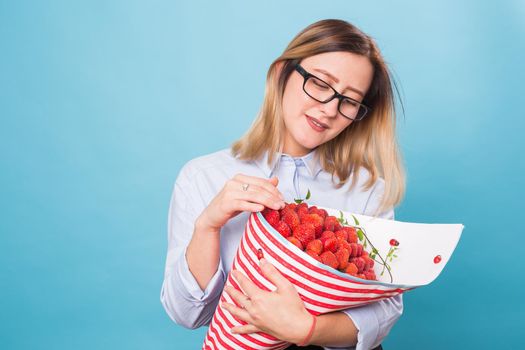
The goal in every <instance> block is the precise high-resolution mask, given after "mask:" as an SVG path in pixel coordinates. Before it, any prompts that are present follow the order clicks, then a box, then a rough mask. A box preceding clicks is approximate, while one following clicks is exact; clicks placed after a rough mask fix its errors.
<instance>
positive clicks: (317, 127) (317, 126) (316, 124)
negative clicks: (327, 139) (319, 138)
mask: <svg viewBox="0 0 525 350" xmlns="http://www.w3.org/2000/svg"><path fill="white" fill-rule="evenodd" d="M306 120H308V124H310V126H311V127H312V128H313V129H314V130H316V131H323V130H325V129H328V125H326V124H325V123H321V122H320V121H319V120H317V119H315V118H312V117H310V116H309V115H306Z"/></svg>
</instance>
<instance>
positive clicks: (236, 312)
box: [221, 302, 253, 323]
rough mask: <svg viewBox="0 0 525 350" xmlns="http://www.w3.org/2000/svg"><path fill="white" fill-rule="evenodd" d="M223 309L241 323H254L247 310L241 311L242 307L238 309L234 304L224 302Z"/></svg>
mask: <svg viewBox="0 0 525 350" xmlns="http://www.w3.org/2000/svg"><path fill="white" fill-rule="evenodd" d="M221 307H222V308H223V309H225V310H226V311H228V312H229V313H230V314H232V316H233V317H235V318H236V319H238V320H240V321H244V322H248V323H253V320H252V317H251V316H250V313H249V312H248V311H246V310H245V309H241V308H240V307H237V306H235V305H233V304H230V303H226V302H222V303H221Z"/></svg>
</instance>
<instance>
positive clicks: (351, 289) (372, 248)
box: [203, 196, 463, 349]
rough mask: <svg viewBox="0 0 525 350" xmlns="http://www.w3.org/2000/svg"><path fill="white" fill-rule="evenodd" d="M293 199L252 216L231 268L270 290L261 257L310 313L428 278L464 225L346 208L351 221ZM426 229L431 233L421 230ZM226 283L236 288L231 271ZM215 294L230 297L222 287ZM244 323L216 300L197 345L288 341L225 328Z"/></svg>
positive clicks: (268, 345) (261, 345) (277, 345)
mask: <svg viewBox="0 0 525 350" xmlns="http://www.w3.org/2000/svg"><path fill="white" fill-rule="evenodd" d="M307 199H308V196H307ZM296 202H297V203H288V204H287V205H286V206H285V208H283V209H281V210H272V209H269V208H265V209H264V210H263V211H262V212H258V213H252V214H251V215H250V217H249V219H248V222H247V223H246V228H245V231H244V234H243V236H242V239H241V242H240V244H239V247H238V249H237V254H236V256H235V258H234V260H233V266H232V269H231V270H238V271H240V272H242V273H243V274H244V275H245V276H246V277H248V278H249V279H250V280H251V281H252V282H254V283H255V284H256V285H258V286H259V287H260V288H263V289H265V290H275V286H273V285H272V283H271V282H270V281H269V280H268V279H266V277H265V276H264V275H263V273H262V271H261V270H260V267H259V260H260V259H261V258H262V257H264V258H265V259H266V260H267V261H268V262H270V263H271V264H272V265H273V266H274V267H276V268H277V270H278V271H279V272H280V273H281V274H282V275H283V276H284V277H285V278H287V279H288V280H289V281H290V282H291V283H292V284H293V285H294V287H295V288H296V290H297V292H298V294H299V296H300V297H301V299H302V300H303V301H304V305H305V307H306V309H307V310H308V311H309V312H310V313H312V314H314V315H320V314H324V313H328V312H333V311H338V310H342V309H347V308H351V307H357V306H361V305H365V304H368V303H372V302H376V301H378V300H381V299H384V298H389V297H392V296H395V295H398V294H400V293H404V292H406V291H408V290H411V289H413V288H415V287H417V286H420V285H424V284H427V283H430V282H431V281H432V280H433V279H435V278H436V277H437V275H439V273H440V272H441V270H442V269H443V267H444V265H445V264H446V262H447V260H448V259H449V258H450V256H451V254H452V252H453V250H454V248H455V246H456V244H457V242H458V240H459V236H460V234H461V230H462V229H463V225H460V224H412V223H403V222H398V221H393V220H384V219H379V218H372V217H368V216H363V215H357V214H352V213H347V214H349V215H350V216H351V218H352V219H351V220H352V221H353V222H352V224H350V223H349V222H348V220H347V218H346V217H345V213H343V212H342V211H338V210H334V209H330V208H321V207H316V206H310V207H309V206H308V205H307V204H306V203H304V202H302V201H301V200H297V201H296ZM337 213H338V214H339V215H337ZM360 221H361V223H360ZM367 231H368V232H372V233H368V234H367ZM425 231H426V232H429V233H430V234H429V235H426V236H425V235H422V234H421V232H425ZM372 235H373V240H374V241H375V242H374V243H375V244H376V245H374V244H373V243H372V241H371V239H370V237H369V236H372ZM400 241H403V242H406V249H405V244H403V249H400V248H401V245H400V243H399V242H400ZM401 251H402V253H403V254H400V252H401ZM438 253H439V254H438ZM398 254H400V255H399V257H398ZM436 254H437V255H436ZM442 257H443V258H442ZM442 260H443V261H442ZM394 263H395V264H396V266H395V272H396V280H397V275H398V274H399V277H400V278H399V279H400V281H401V282H398V281H396V284H394V283H393V282H394V274H393V270H394V268H393V267H392V264H394ZM385 272H388V274H385ZM226 285H229V286H232V287H233V288H235V289H237V290H241V288H240V286H239V285H238V284H237V283H236V281H235V279H234V278H233V277H232V275H231V273H230V274H229V275H228V277H227V280H226ZM221 301H222V302H228V303H235V302H234V301H233V299H232V298H231V297H230V296H229V295H228V293H226V292H223V293H222V295H221ZM242 324H244V322H242V321H240V320H238V319H237V318H235V317H233V316H232V315H231V314H230V313H229V312H228V311H227V310H226V309H225V308H223V307H222V306H221V305H220V304H219V306H218V307H217V309H216V311H215V314H214V316H213V319H212V321H211V324H210V328H209V330H208V333H207V335H206V338H205V340H204V343H203V349H239V348H242V349H284V348H286V347H288V346H289V345H290V344H288V343H286V342H284V341H282V340H280V339H276V338H274V337H272V336H270V335H269V334H266V333H263V332H259V333H252V334H232V333H231V332H230V330H231V328H233V327H236V326H240V325H242Z"/></svg>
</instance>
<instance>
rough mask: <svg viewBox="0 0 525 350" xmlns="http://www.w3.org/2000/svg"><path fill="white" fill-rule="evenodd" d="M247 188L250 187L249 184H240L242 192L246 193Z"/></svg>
mask: <svg viewBox="0 0 525 350" xmlns="http://www.w3.org/2000/svg"><path fill="white" fill-rule="evenodd" d="M248 187H250V184H242V190H243V191H248Z"/></svg>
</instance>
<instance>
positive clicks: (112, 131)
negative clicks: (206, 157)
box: [0, 0, 525, 349]
mask: <svg viewBox="0 0 525 350" xmlns="http://www.w3.org/2000/svg"><path fill="white" fill-rule="evenodd" d="M324 18H341V19H345V20H348V21H350V22H352V23H354V24H356V25H357V26H359V27H360V28H361V29H362V30H364V31H365V32H366V33H368V34H370V35H372V36H373V37H374V38H375V39H376V40H377V42H378V44H379V46H380V47H381V48H382V52H383V54H384V56H385V58H386V60H387V61H388V63H389V64H390V67H391V69H392V70H393V71H394V73H395V76H396V78H397V80H398V82H399V84H400V87H401V91H402V97H403V101H404V103H405V109H406V113H405V116H404V117H402V118H401V122H400V124H399V137H400V144H401V147H402V150H403V153H404V158H405V163H406V166H407V171H408V191H407V195H406V198H405V200H404V202H403V204H402V205H401V206H400V207H399V208H398V210H397V219H399V220H403V221H415V222H443V223H448V222H451V223H463V224H465V226H466V228H465V231H464V233H463V236H462V239H461V241H460V244H459V245H458V247H457V250H456V252H455V255H454V256H453V258H452V259H451V261H450V262H449V265H448V266H447V267H446V268H445V270H444V272H443V273H442V275H441V276H440V277H439V278H438V279H437V280H436V281H435V282H434V283H433V284H431V285H430V286H426V287H424V288H420V289H417V290H415V291H411V292H409V293H408V294H406V295H405V312H404V314H403V316H402V318H401V319H400V320H399V322H398V323H397V324H396V326H395V327H394V329H393V330H392V332H391V333H390V336H389V337H388V339H387V340H386V341H385V342H384V345H385V348H386V349H406V348H415V347H416V346H418V345H422V346H424V348H426V349H442V348H446V349H460V348H464V347H466V348H480V349H481V348H484V349H488V348H493V347H496V348H511V347H518V346H519V344H520V343H522V341H521V336H522V328H521V326H519V324H523V323H522V317H523V315H525V306H524V301H523V295H525V288H524V287H525V286H524V282H523V277H522V272H523V267H524V264H523V259H522V258H521V251H522V249H523V243H525V241H524V238H523V235H522V234H523V230H522V229H521V220H520V219H521V218H522V217H521V216H520V214H522V212H523V210H522V208H521V206H520V204H521V202H522V198H523V197H524V194H525V193H524V191H523V185H522V181H521V180H522V179H523V175H522V174H523V172H524V170H525V161H524V157H523V150H524V148H525V147H524V146H525V141H524V140H525V137H524V136H523V130H524V126H525V122H524V117H525V116H524V113H523V107H522V106H523V92H524V89H523V81H524V80H525V73H524V72H525V70H524V69H523V62H525V40H524V34H525V20H524V19H525V5H524V3H523V2H521V1H517V0H516V1H497V2H496V1H493V2H480V1H461V2H460V1H451V0H445V1H443V0H442V1H430V2H421V1H401V2H400V1H397V2H384V1H367V2H366V4H364V3H362V2H359V3H358V2H350V1H330V2H318V1H304V0H303V1H258V2H246V1H240V0H239V1H220V2H219V1H217V2H213V1H191V2H190V1H184V2H180V1H179V2H174V1H143V2H141V1H93V0H91V1H75V2H73V1H33V2H29V1H2V2H0V118H1V125H0V146H1V147H0V154H1V172H0V183H1V195H0V209H1V220H0V233H1V241H0V249H1V253H0V269H1V270H0V295H1V298H0V315H1V316H0V348H2V349H73V348H74V349H117V348H122V349H145V348H150V349H197V348H199V346H200V344H201V341H202V339H203V337H204V334H205V331H206V329H199V330H195V331H190V330H186V329H184V328H182V327H179V326H177V325H175V324H174V323H172V322H171V321H170V319H169V318H168V316H167V315H166V314H165V312H164V310H163V309H162V306H161V304H160V302H159V293H160V287H161V283H162V276H163V268H164V266H163V265H164V259H165V252H166V221H167V210H168V204H169V197H170V194H171V189H172V185H173V182H174V180H175V178H176V176H177V174H178V171H179V169H180V168H181V166H182V165H183V164H184V163H185V162H186V161H188V160H189V159H191V158H193V157H196V156H198V155H202V154H206V153H210V152H213V151H216V150H219V149H222V148H225V147H228V146H229V145H230V144H231V142H233V141H234V140H236V139H237V138H239V137H240V136H241V135H242V134H243V133H244V132H245V131H246V129H247V128H248V127H249V125H250V124H251V122H252V120H253V119H254V117H255V115H256V113H257V111H258V109H259V107H260V103H261V100H262V96H263V92H264V82H265V76H266V72H267V69H268V66H269V65H270V63H271V62H272V61H273V59H275V58H276V57H277V56H278V55H279V54H280V53H281V52H282V50H284V48H285V46H286V45H287V43H288V42H289V41H290V40H291V39H292V37H293V36H294V35H295V34H296V33H298V32H299V31H300V30H301V29H303V28H304V27H306V26H307V25H308V24H310V23H313V22H315V21H317V20H319V19H324ZM218 130H220V132H217V131H218Z"/></svg>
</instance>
